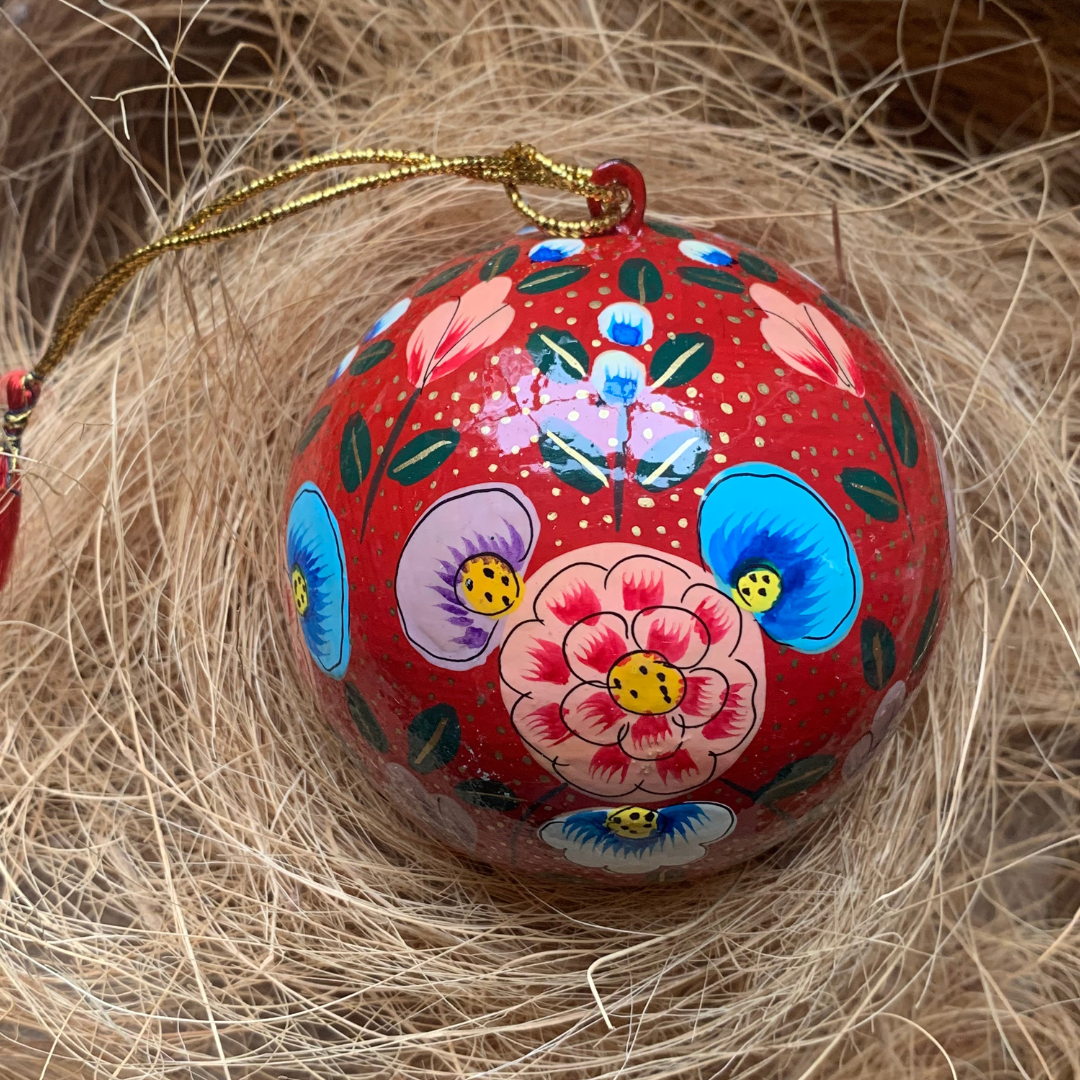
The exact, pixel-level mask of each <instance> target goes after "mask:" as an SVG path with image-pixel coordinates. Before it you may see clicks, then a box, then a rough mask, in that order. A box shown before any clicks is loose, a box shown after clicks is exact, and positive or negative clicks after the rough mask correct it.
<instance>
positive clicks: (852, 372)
mask: <svg viewBox="0 0 1080 1080" xmlns="http://www.w3.org/2000/svg"><path fill="white" fill-rule="evenodd" d="M750 298H751V299H752V300H753V301H754V303H755V304H757V306H758V307H759V308H761V310H762V311H764V312H765V316H766V317H765V318H764V319H762V320H761V332H762V334H763V335H764V336H765V340H766V341H767V342H768V343H769V347H770V348H771V349H772V350H773V352H775V353H776V355H777V356H779V357H780V359H781V360H783V361H784V363H786V364H789V365H790V366H791V367H793V368H795V370H796V371H801V372H803V373H804V374H806V375H813V376H814V378H815V379H820V380H821V381H822V382H826V383H828V384H829V385H830V386H835V387H837V389H839V390H846V391H848V393H851V394H854V395H855V396H856V397H862V396H863V395H864V394H865V393H866V388H865V387H864V386H863V379H862V373H861V372H860V371H859V369H858V368H857V367H856V366H855V358H854V357H853V356H852V355H851V348H850V346H849V345H848V343H847V342H846V341H845V340H844V337H843V335H842V334H841V333H840V331H839V330H837V329H836V327H835V326H833V324H832V323H831V322H830V321H829V319H828V317H827V316H826V315H825V312H823V311H822V310H821V309H820V308H816V307H814V306H813V305H812V304H796V303H795V302H794V301H793V300H789V299H788V298H787V297H786V296H785V295H784V294H783V293H782V292H780V291H779V290H778V289H773V288H771V287H770V286H768V285H762V284H761V283H760V282H755V283H754V284H753V285H751V286H750Z"/></svg>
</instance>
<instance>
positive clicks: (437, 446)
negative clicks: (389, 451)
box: [386, 428, 461, 487]
mask: <svg viewBox="0 0 1080 1080" xmlns="http://www.w3.org/2000/svg"><path fill="white" fill-rule="evenodd" d="M459 442H461V436H460V435H459V434H458V433H457V432H456V431H455V430H454V429H453V428H433V429H432V430H431V431H421V432H420V434H419V435H417V436H416V438H415V439H410V440H409V441H408V442H407V443H406V444H405V445H404V446H403V447H402V448H401V449H400V450H399V451H398V452H397V453H396V454H395V455H394V456H393V457H392V458H391V459H390V467H389V468H388V469H387V470H386V475H387V476H389V477H390V479H391V480H396V481H397V482H398V483H399V484H401V485H402V486H403V487H408V486H409V485H410V484H416V483H419V482H420V481H421V480H423V479H425V478H426V477H428V476H430V475H431V474H432V473H433V472H434V471H435V470H436V469H437V468H438V467H439V466H440V465H441V464H442V463H443V462H444V461H446V459H447V458H448V457H449V456H450V455H451V454H452V453H453V452H454V451H455V450H456V449H457V444H458V443H459Z"/></svg>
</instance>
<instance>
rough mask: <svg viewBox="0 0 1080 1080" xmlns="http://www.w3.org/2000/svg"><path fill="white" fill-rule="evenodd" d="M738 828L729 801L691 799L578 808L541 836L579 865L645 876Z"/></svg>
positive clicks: (690, 858) (681, 862) (694, 857)
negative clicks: (665, 803)
mask: <svg viewBox="0 0 1080 1080" xmlns="http://www.w3.org/2000/svg"><path fill="white" fill-rule="evenodd" d="M734 828H735V814H734V813H733V812H732V811H731V810H730V809H729V808H728V807H726V806H724V805H723V803H714V802H701V803H695V802H688V803H677V804H676V805H674V806H665V807H661V808H660V809H650V808H649V807H644V806H616V807H597V808H595V809H592V810H576V811H574V813H572V814H561V815H560V816H559V817H556V818H552V819H551V821H548V822H545V823H544V824H543V825H542V826H541V827H540V830H539V836H540V839H541V840H543V841H544V843H545V844H548V845H550V846H551V847H553V848H559V849H560V850H561V851H563V852H564V854H565V855H566V858H567V859H569V860H570V862H572V863H576V864H577V865H578V866H592V867H597V868H600V869H604V870H610V871H611V872H612V873H613V874H645V873H648V872H649V871H650V870H655V869H658V868H659V867H661V866H685V865H686V864H687V863H692V862H697V861H698V860H699V859H703V858H704V857H705V855H706V851H705V845H706V844H711V843H713V842H714V841H716V840H722V839H723V838H724V837H725V836H728V835H729V834H730V833H731V831H732V830H733V829H734Z"/></svg>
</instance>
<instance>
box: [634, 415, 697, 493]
mask: <svg viewBox="0 0 1080 1080" xmlns="http://www.w3.org/2000/svg"><path fill="white" fill-rule="evenodd" d="M708 456H709V433H708V432H707V431H704V430H703V429H701V428H687V429H686V430H684V431H676V432H673V433H672V434H671V435H665V436H664V437H663V438H662V439H660V440H659V441H657V442H655V443H654V444H653V445H652V446H650V447H649V449H648V450H647V451H646V452H645V453H644V454H643V455H642V457H641V459H640V460H639V461H638V465H637V474H636V475H635V477H634V479H635V480H637V482H638V483H639V484H640V485H641V486H642V487H643V488H644V489H645V490H646V491H667V490H668V488H673V487H674V486H675V485H676V484H681V483H682V482H683V481H684V480H688V479H689V478H690V477H691V476H693V475H694V473H696V472H697V471H698V469H700V468H701V466H702V465H704V464H705V459H706V458H707V457H708Z"/></svg>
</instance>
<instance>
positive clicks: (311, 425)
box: [296, 405, 330, 454]
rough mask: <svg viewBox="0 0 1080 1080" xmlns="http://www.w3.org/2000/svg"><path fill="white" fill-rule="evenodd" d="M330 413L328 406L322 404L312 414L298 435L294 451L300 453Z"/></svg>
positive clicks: (316, 433) (307, 445) (317, 432)
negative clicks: (298, 438)
mask: <svg viewBox="0 0 1080 1080" xmlns="http://www.w3.org/2000/svg"><path fill="white" fill-rule="evenodd" d="M329 415H330V406H329V405H324V406H323V407H322V408H321V409H320V410H319V411H318V412H317V413H315V415H314V416H312V418H311V419H310V420H309V421H308V422H307V424H305V425H304V431H303V433H302V434H301V436H300V441H299V442H298V443H297V444H296V452H297V453H298V454H302V453H303V452H304V451H305V450H306V449H307V448H308V447H309V446H310V445H311V440H312V439H314V438H315V436H316V435H318V434H319V428H321V427H322V426H323V424H325V423H326V418H327V417H328V416H329Z"/></svg>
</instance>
